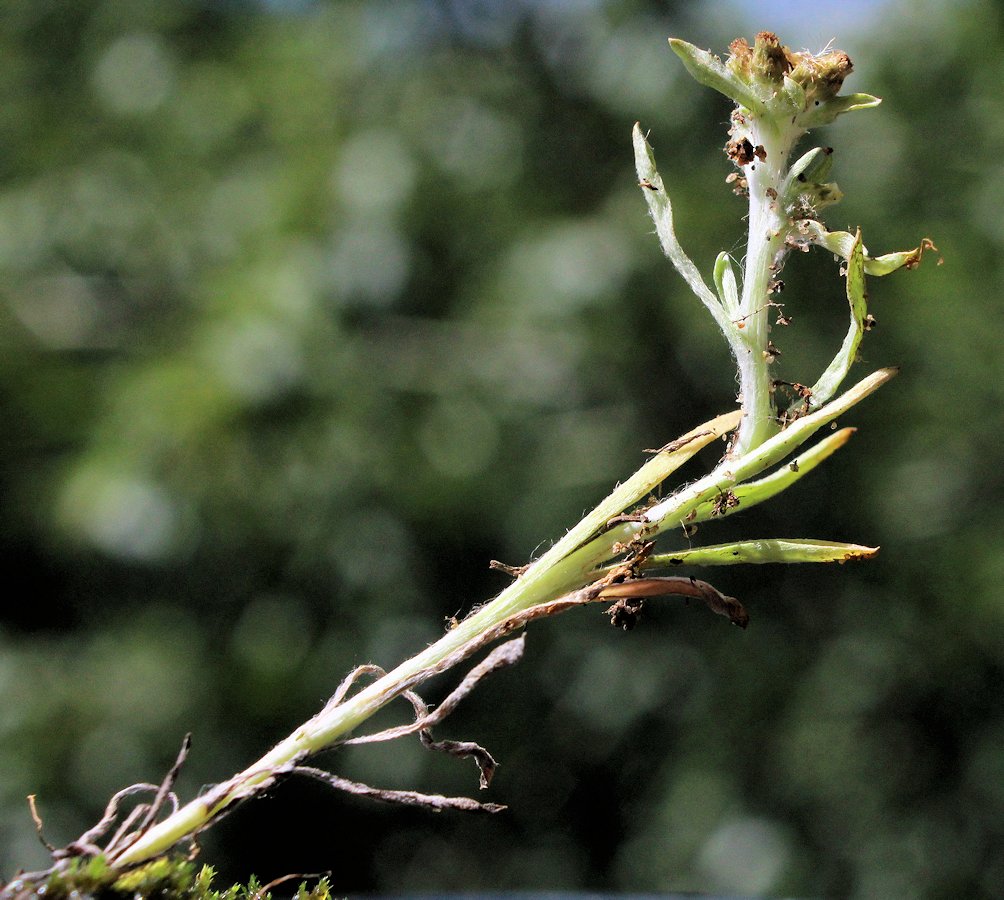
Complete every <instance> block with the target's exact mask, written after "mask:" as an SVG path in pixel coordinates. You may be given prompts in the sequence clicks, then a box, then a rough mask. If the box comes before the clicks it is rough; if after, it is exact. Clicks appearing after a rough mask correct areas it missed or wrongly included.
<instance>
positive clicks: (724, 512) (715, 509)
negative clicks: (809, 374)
mask: <svg viewBox="0 0 1004 900" xmlns="http://www.w3.org/2000/svg"><path fill="white" fill-rule="evenodd" d="M855 431H857V429H856V428H841V429H840V430H839V431H835V432H833V434H831V435H828V436H827V437H825V438H823V440H821V441H819V443H817V444H814V445H813V446H812V447H810V448H809V449H808V450H806V451H805V452H804V453H801V454H799V455H798V456H797V457H796V458H795V459H793V460H792V461H791V462H788V463H785V464H784V465H783V466H781V468H780V469H778V470H777V471H776V472H772V473H771V474H770V475H767V476H766V477H765V478H761V479H759V480H757V481H748V482H746V483H745V484H741V485H738V486H737V487H735V488H733V489H732V494H733V496H734V497H735V499H736V500H737V501H738V503H736V504H735V505H731V506H730V505H728V504H726V503H720V502H717V499H718V498H713V499H712V500H710V501H707V502H705V503H702V504H701V505H700V506H699V507H698V508H697V514H696V515H695V516H694V518H693V519H692V520H690V521H692V522H693V523H694V524H699V523H701V522H707V521H710V520H713V519H720V518H723V517H724V516H731V515H732V514H733V513H737V512H742V511H744V510H747V509H750V508H751V507H754V506H757V505H758V504H760V503H763V502H764V501H766V500H770V499H771V498H772V497H776V496H777V495H778V494H780V493H781V492H782V491H785V490H787V489H788V488H789V487H791V486H792V485H793V484H794V483H795V482H796V481H798V480H799V479H800V478H803V477H805V476H806V475H808V474H809V472H811V471H812V470H813V469H815V468H816V466H818V465H819V464H820V463H821V462H823V461H824V460H825V459H828V458H829V457H830V456H832V455H833V454H834V453H836V452H837V450H839V449H840V448H841V447H843V446H844V444H846V443H847V442H848V441H849V440H850V439H851V435H853V434H854V432H855Z"/></svg>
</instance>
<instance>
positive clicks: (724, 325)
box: [632, 123, 736, 343]
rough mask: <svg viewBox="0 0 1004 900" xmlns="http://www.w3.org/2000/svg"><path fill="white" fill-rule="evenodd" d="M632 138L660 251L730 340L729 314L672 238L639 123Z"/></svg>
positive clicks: (669, 212)
mask: <svg viewBox="0 0 1004 900" xmlns="http://www.w3.org/2000/svg"><path fill="white" fill-rule="evenodd" d="M632 137H633V139H634V158H635V166H636V168H637V170H638V183H639V184H640V185H641V189H642V194H644V196H645V201H646V202H647V203H648V210H649V213H651V215H652V221H653V222H655V231H656V234H658V236H659V242H660V244H662V250H663V253H665V254H666V256H668V257H669V259H670V261H671V262H672V263H673V265H674V266H675V267H676V271H677V272H679V273H680V275H682V276H683V279H684V281H686V282H687V284H689V285H690V289H691V290H692V291H693V292H694V293H695V294H696V295H697V297H698V299H700V301H701V302H702V303H703V304H704V305H705V306H706V307H707V309H708V311H709V312H710V313H711V315H712V316H714V319H715V321H716V322H717V323H718V327H719V328H721V329H722V332H723V333H724V334H725V336H726V337H727V338H728V339H729V342H730V343H731V342H732V341H733V340H734V334H735V330H736V329H735V327H734V326H733V325H732V322H731V320H730V319H729V316H728V315H727V314H726V313H725V310H724V309H723V308H722V305H721V303H719V302H718V298H717V297H716V296H715V295H714V294H713V293H712V292H711V289H710V288H709V287H708V286H707V284H705V282H704V279H703V278H702V277H701V273H700V272H699V271H698V270H697V266H695V265H694V263H693V261H692V260H691V258H690V257H689V256H687V254H686V253H685V252H684V250H683V248H682V247H681V246H680V242H679V241H678V240H677V238H676V232H675V230H674V229H673V207H672V205H671V204H670V202H669V195H668V194H667V193H666V186H665V185H664V184H663V182H662V177H661V176H660V175H659V171H658V169H656V167H655V156H654V155H653V153H652V148H651V147H650V146H649V143H648V141H647V140H645V135H643V134H642V132H641V126H640V125H638V124H637V123H635V126H634V130H633V132H632Z"/></svg>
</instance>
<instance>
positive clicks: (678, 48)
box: [669, 38, 766, 114]
mask: <svg viewBox="0 0 1004 900" xmlns="http://www.w3.org/2000/svg"><path fill="white" fill-rule="evenodd" d="M669 46H670V47H672V48H673V52H674V53H675V54H676V55H677V56H679V57H680V59H681V60H683V65H684V66H686V69H687V71H688V72H689V73H690V74H691V75H692V76H693V77H694V80H695V81H698V82H700V83H701V84H703V85H705V86H706V87H709V88H713V89H714V90H716V91H718V93H720V94H724V95H725V96H726V97H728V98H729V99H730V100H733V101H735V102H736V103H738V104H739V105H740V106H745V107H746V109H748V110H749V111H750V112H752V113H756V114H759V113H762V112H763V111H764V100H765V99H766V98H765V97H761V96H760V95H759V94H758V93H757V92H756V91H755V90H754V89H753V87H752V86H751V85H749V84H747V83H746V82H745V81H743V80H742V78H740V77H739V76H738V75H736V74H735V73H734V72H731V71H729V70H728V69H727V68H726V67H725V64H724V63H723V62H722V61H721V60H720V59H719V58H718V57H717V56H715V55H714V54H712V53H709V52H708V51H707V50H701V49H700V48H698V47H695V46H694V45H693V44H688V43H687V42H686V41H682V40H680V39H679V38H670V39H669Z"/></svg>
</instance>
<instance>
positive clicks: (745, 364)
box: [734, 118, 798, 455]
mask: <svg viewBox="0 0 1004 900" xmlns="http://www.w3.org/2000/svg"><path fill="white" fill-rule="evenodd" d="M747 127H748V128H749V133H750V137H749V140H750V142H751V143H752V144H753V146H755V147H762V148H763V158H762V159H756V160H755V161H754V162H752V163H750V164H749V165H748V166H747V167H746V180H747V183H748V190H749V236H748V239H747V245H746V266H745V270H744V275H743V290H742V297H741V300H740V304H739V306H740V314H741V316H742V317H743V318H742V325H743V326H745V327H743V328H742V335H743V343H744V347H743V350H742V353H741V355H740V356H739V357H738V359H737V363H738V367H739V390H740V395H741V397H742V407H743V412H744V413H745V417H744V419H743V423H742V425H741V426H740V428H739V435H738V438H737V440H736V444H735V447H734V451H735V452H736V453H737V454H738V455H743V454H745V453H748V452H749V451H750V450H752V449H754V448H755V447H757V446H758V445H759V444H762V443H763V442H764V441H765V440H767V438H769V437H770V436H771V435H772V434H774V433H776V431H777V422H776V419H775V411H774V402H773V395H772V391H771V375H770V363H771V355H770V353H769V352H768V350H767V348H768V342H769V337H768V335H769V334H770V323H769V321H768V318H767V316H768V312H769V310H770V305H769V303H770V296H771V287H770V285H771V281H772V277H773V276H774V275H775V274H776V272H777V268H776V266H775V263H776V261H777V260H779V259H780V257H781V256H782V254H783V252H784V249H785V244H784V242H785V237H786V234H787V226H788V224H789V223H788V222H787V219H786V216H785V213H784V210H783V209H781V208H780V206H779V204H778V203H777V196H778V190H779V188H780V185H781V183H782V182H783V180H784V177H785V175H786V174H787V165H788V155H789V154H790V153H791V148H792V145H793V143H794V141H795V140H797V138H798V134H797V133H793V132H792V131H791V130H781V129H778V128H776V127H774V123H773V122H772V121H771V120H770V119H761V120H756V119H752V118H751V119H748V120H747ZM772 266H775V268H774V269H773V270H772V268H771V267H772Z"/></svg>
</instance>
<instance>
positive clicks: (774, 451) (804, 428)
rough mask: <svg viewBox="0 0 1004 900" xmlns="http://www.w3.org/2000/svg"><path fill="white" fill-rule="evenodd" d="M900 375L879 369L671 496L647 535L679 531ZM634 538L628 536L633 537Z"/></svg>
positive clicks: (653, 512) (653, 515)
mask: <svg viewBox="0 0 1004 900" xmlns="http://www.w3.org/2000/svg"><path fill="white" fill-rule="evenodd" d="M898 372H899V370H898V369H895V368H886V369H879V370H878V371H876V372H873V373H872V374H871V375H869V376H868V377H867V378H863V379H862V380H861V381H859V382H858V383H857V384H855V385H854V386H853V387H851V388H849V389H848V390H846V391H844V393H843V394H841V395H840V396H839V397H837V399H836V400H831V401H830V402H829V403H828V404H826V406H824V407H823V408H822V409H818V410H816V411H815V412H813V413H809V414H808V415H806V416H802V417H801V418H798V419H795V420H794V421H793V422H790V423H789V424H788V426H787V427H786V428H785V429H784V430H783V431H781V432H780V433H779V434H776V435H774V436H773V437H772V438H769V439H768V440H766V441H764V442H763V443H762V444H760V445H759V446H757V447H756V448H755V449H754V450H751V451H750V452H749V453H746V454H744V455H743V456H740V457H737V458H736V459H731V460H725V461H724V462H723V463H722V464H721V465H719V466H718V467H717V468H716V469H715V471H713V472H711V473H709V474H708V475H706V476H705V477H704V478H701V479H699V480H698V481H695V482H694V483H693V484H690V485H688V486H687V487H685V488H682V489H681V490H679V491H677V492H676V493H674V494H673V495H672V496H670V497H667V498H666V499H665V500H663V501H662V502H661V503H658V504H656V505H655V506H653V507H652V508H651V509H650V510H648V512H646V513H645V519H646V522H647V529H648V531H647V533H649V534H651V533H653V529H652V526H653V525H654V526H655V528H654V533H656V534H659V533H662V532H663V531H666V530H668V529H671V528H678V527H679V526H680V525H681V523H683V522H684V520H685V519H686V517H687V516H689V515H690V514H691V513H692V512H693V511H694V510H696V509H697V508H698V507H699V506H700V505H701V504H702V503H705V502H707V501H710V500H713V499H714V497H715V496H716V495H718V494H720V493H722V492H723V491H727V490H731V489H732V488H733V487H734V486H735V485H736V484H742V482H744V481H747V480H748V479H750V478H752V477H753V476H755V475H759V474H760V473H761V472H763V471H764V470H765V469H768V468H770V467H771V466H773V465H775V464H776V463H779V462H781V460H783V459H784V458H785V457H787V456H788V455H789V454H790V453H791V452H792V451H793V450H794V449H795V448H796V447H799V446H801V445H802V444H804V443H805V442H806V441H807V440H808V439H809V438H810V437H811V436H812V435H813V434H815V433H816V432H817V431H818V430H819V429H820V428H822V427H823V426H824V425H828V424H829V423H830V422H832V421H833V420H834V419H836V418H837V417H838V416H840V415H841V414H843V413H845V412H846V411H847V410H849V409H850V408H851V407H853V406H855V405H856V404H858V403H860V402H861V401H862V400H864V398H865V397H867V396H869V395H870V394H872V393H874V392H875V391H877V390H878V389H879V388H880V387H881V386H882V385H883V384H885V383H886V382H887V381H889V380H890V379H891V378H894V377H895V376H896V374H897V373H898ZM630 536H631V535H628V537H629V538H630Z"/></svg>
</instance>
